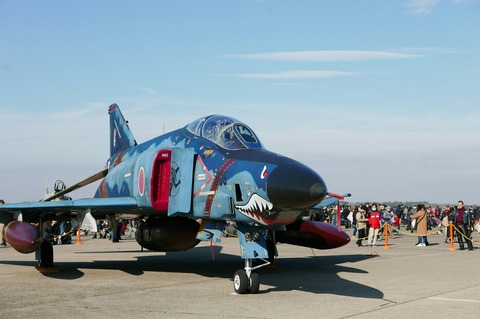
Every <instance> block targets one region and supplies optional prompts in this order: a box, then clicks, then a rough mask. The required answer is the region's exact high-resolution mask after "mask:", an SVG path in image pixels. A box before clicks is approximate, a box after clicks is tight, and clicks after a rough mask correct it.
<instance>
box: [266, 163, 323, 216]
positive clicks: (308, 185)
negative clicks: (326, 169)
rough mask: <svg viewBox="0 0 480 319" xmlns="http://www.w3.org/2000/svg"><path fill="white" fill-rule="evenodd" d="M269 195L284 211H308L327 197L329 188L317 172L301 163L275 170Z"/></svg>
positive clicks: (271, 176) (271, 174)
mask: <svg viewBox="0 0 480 319" xmlns="http://www.w3.org/2000/svg"><path fill="white" fill-rule="evenodd" d="M267 195H268V198H269V199H270V200H271V201H272V203H273V204H274V205H276V206H277V207H280V208H284V209H296V210H298V209H306V208H309V207H312V206H314V205H315V204H317V203H319V202H320V201H322V200H323V199H324V198H325V196H327V186H326V185H325V182H324V181H323V179H322V178H321V177H320V175H318V174H317V173H316V172H314V171H313V170H311V169H310V168H308V167H306V166H304V165H302V164H300V163H296V162H294V163H289V164H288V165H287V164H284V165H280V166H279V167H277V168H275V169H274V170H273V172H271V173H270V175H269V176H268V181H267Z"/></svg>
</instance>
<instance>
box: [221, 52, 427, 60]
mask: <svg viewBox="0 0 480 319" xmlns="http://www.w3.org/2000/svg"><path fill="white" fill-rule="evenodd" d="M223 57H226V58H233V59H248V60H270V61H294V62H359V61H368V60H388V59H390V60H391V59H415V58H421V57H424V55H420V54H411V53H400V52H389V51H358V50H324V51H291V52H266V53H254V54H228V55H224V56H223Z"/></svg>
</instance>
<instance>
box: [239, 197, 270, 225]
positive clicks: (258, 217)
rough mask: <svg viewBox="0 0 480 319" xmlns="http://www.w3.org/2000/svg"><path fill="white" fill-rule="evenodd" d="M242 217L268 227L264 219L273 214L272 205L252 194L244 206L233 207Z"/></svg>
mask: <svg viewBox="0 0 480 319" xmlns="http://www.w3.org/2000/svg"><path fill="white" fill-rule="evenodd" d="M235 207H236V208H237V209H238V210H239V211H240V212H241V213H242V214H243V215H245V216H247V217H249V218H252V219H254V220H255V221H257V222H258V223H260V224H262V225H268V224H269V223H268V221H267V219H266V217H268V216H270V215H272V214H274V212H272V211H271V210H272V209H273V204H272V203H270V202H269V201H268V200H266V199H265V198H263V197H262V196H260V195H258V194H253V195H252V196H251V197H250V199H249V200H248V203H246V204H245V205H236V206H235Z"/></svg>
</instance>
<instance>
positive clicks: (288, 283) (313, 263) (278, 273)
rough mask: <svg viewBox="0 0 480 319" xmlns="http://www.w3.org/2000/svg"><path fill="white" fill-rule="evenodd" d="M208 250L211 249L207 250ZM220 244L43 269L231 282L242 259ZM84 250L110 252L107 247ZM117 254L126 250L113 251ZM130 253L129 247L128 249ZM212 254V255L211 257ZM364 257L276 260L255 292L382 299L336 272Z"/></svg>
mask: <svg viewBox="0 0 480 319" xmlns="http://www.w3.org/2000/svg"><path fill="white" fill-rule="evenodd" d="M212 249H213V250H212ZM221 249H222V248H221V247H220V246H213V248H211V247H207V246H206V247H196V248H194V249H191V250H189V251H186V252H175V253H166V254H165V253H162V255H159V253H156V252H152V255H151V256H149V255H145V252H144V253H142V254H143V255H142V256H139V257H135V258H136V260H135V259H132V260H117V261H115V260H94V261H79V262H75V261H72V262H62V261H57V262H56V263H55V264H56V265H57V266H59V268H60V272H57V273H44V274H43V275H44V276H46V277H49V278H52V279H59V280H75V279H78V278H81V277H83V276H84V275H85V273H84V272H83V271H82V270H81V269H112V270H120V271H123V272H125V273H128V274H130V275H132V276H140V275H143V274H144V273H145V272H167V273H194V274H198V275H200V276H204V277H210V278H225V279H226V280H232V277H233V273H234V272H235V270H237V269H240V268H243V260H242V259H240V258H239V256H238V255H231V254H225V253H221ZM89 253H98V254H100V253H102V254H105V253H109V254H111V253H114V252H113V251H110V252H105V251H98V252H89ZM115 253H118V254H123V253H126V251H116V252H115ZM128 253H132V251H128ZM212 256H214V259H213V258H212ZM370 258H374V257H373V256H371V255H367V254H354V255H334V256H321V255H319V256H312V257H306V258H305V257H304V258H282V257H281V256H280V258H277V259H276V261H275V265H274V266H273V267H265V268H260V269H258V272H259V274H260V282H261V286H260V292H259V293H269V292H274V291H291V290H298V291H305V292H310V293H314V294H335V295H341V296H349V297H358V298H372V299H382V298H383V297H384V294H383V292H381V291H380V290H378V289H376V288H373V287H370V286H367V285H364V284H361V283H358V282H354V281H351V280H347V279H344V278H341V277H340V275H339V274H340V273H354V274H360V275H361V274H364V275H368V274H369V273H368V272H367V271H364V270H361V269H358V268H354V267H347V266H344V265H342V264H344V263H356V262H361V261H364V260H367V259H370ZM0 264H11V265H21V266H31V267H32V268H33V266H35V265H36V262H35V261H31V262H30V261H17V262H15V261H5V260H3V261H0Z"/></svg>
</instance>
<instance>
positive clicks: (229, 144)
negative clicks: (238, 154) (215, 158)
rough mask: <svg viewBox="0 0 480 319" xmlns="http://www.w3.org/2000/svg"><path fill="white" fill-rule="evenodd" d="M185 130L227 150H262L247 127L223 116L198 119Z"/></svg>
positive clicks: (256, 138) (255, 137)
mask: <svg viewBox="0 0 480 319" xmlns="http://www.w3.org/2000/svg"><path fill="white" fill-rule="evenodd" d="M187 130H189V131H190V132H192V133H193V134H195V135H198V136H202V137H205V138H207V139H209V140H211V141H212V142H214V143H216V144H218V146H220V147H222V148H224V149H227V150H240V149H254V148H263V146H262V143H260V140H259V139H258V137H257V136H256V135H255V133H254V132H253V131H252V130H251V129H250V128H249V127H248V126H246V125H245V124H243V123H241V122H240V121H238V120H236V119H234V118H231V117H228V116H224V115H210V116H207V117H203V118H200V119H198V120H196V121H193V122H192V123H190V124H189V125H187Z"/></svg>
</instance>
